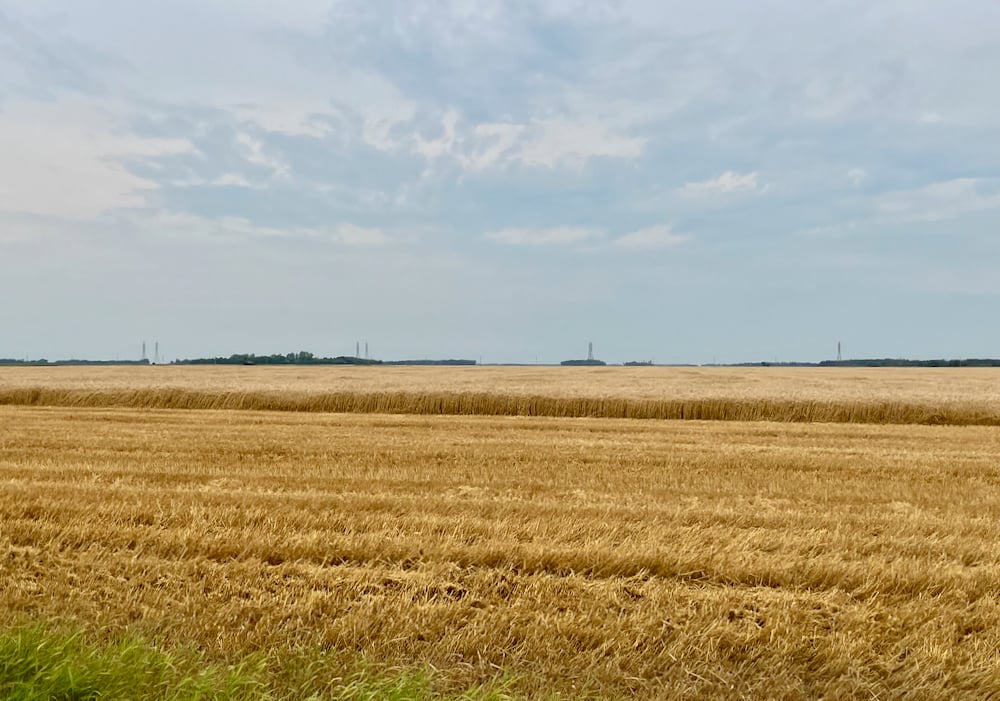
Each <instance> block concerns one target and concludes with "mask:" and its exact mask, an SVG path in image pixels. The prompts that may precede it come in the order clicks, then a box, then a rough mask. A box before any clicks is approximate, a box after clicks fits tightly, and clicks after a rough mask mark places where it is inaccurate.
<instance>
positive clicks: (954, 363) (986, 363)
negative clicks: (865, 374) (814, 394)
mask: <svg viewBox="0 0 1000 701" xmlns="http://www.w3.org/2000/svg"><path fill="white" fill-rule="evenodd" d="M819 365H820V366H822V367H827V366H832V367H850V368H995V367H1000V360H998V359H996V358H967V359H965V360H944V359H937V360H907V359H905V358H868V359H861V360H824V361H822V362H821V363H819Z"/></svg>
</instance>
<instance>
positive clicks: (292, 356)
mask: <svg viewBox="0 0 1000 701" xmlns="http://www.w3.org/2000/svg"><path fill="white" fill-rule="evenodd" d="M173 364H174V365H475V364H476V361H475V360H462V359H448V360H372V359H370V358H357V357H355V356H352V355H338V356H336V357H334V358H324V357H319V356H316V355H313V354H312V353H310V352H308V351H299V352H297V353H286V354H284V355H282V354H280V353H274V354H272V355H255V354H254V353H234V354H233V355H231V356H229V357H228V358H223V357H218V358H189V359H186V360H175V361H174V362H173Z"/></svg>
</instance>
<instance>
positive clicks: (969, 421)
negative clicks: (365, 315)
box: [0, 366, 1000, 426]
mask: <svg viewBox="0 0 1000 701" xmlns="http://www.w3.org/2000/svg"><path fill="white" fill-rule="evenodd" d="M0 405H21V406H26V405H28V406H77V407H134V408H160V409H241V410H278V411H313V412H359V413H401V414H431V415H433V414H452V415H493V416H562V417H600V418H643V419H701V420H727V421H799V422H802V421H806V422H808V421H816V422H838V423H878V424H890V423H895V424H951V425H986V426H1000V369H997V368H870V369H864V368H663V367H638V368H624V367H598V368H588V367H566V368H563V367H523V368H516V367H391V366H390V367H351V366H346V367H345V366H327V367H265V366H254V367H243V366H194V367H191V366H155V367H38V368H35V367H0Z"/></svg>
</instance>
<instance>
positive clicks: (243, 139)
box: [236, 133, 291, 178]
mask: <svg viewBox="0 0 1000 701" xmlns="http://www.w3.org/2000/svg"><path fill="white" fill-rule="evenodd" d="M236 141H237V142H238V143H239V144H240V145H241V146H242V147H243V155H244V157H245V158H246V159H247V161H249V162H250V163H255V164H257V165H260V166H264V167H265V168H268V169H270V170H271V173H272V175H274V176H276V177H279V178H285V177H288V175H289V173H290V170H291V169H290V168H289V166H288V163H287V162H285V160H284V159H283V158H281V157H280V156H278V155H275V154H273V153H268V151H267V148H266V147H265V146H264V143H263V142H261V141H259V140H258V139H255V138H253V137H252V136H250V135H249V134H246V133H241V134H238V135H237V136H236Z"/></svg>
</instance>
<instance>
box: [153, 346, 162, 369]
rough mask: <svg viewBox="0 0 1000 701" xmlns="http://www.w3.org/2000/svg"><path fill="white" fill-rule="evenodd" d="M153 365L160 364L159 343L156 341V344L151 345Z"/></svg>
mask: <svg viewBox="0 0 1000 701" xmlns="http://www.w3.org/2000/svg"><path fill="white" fill-rule="evenodd" d="M153 364H154V365H159V364H160V342H159V341H157V342H156V343H154V344H153Z"/></svg>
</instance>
